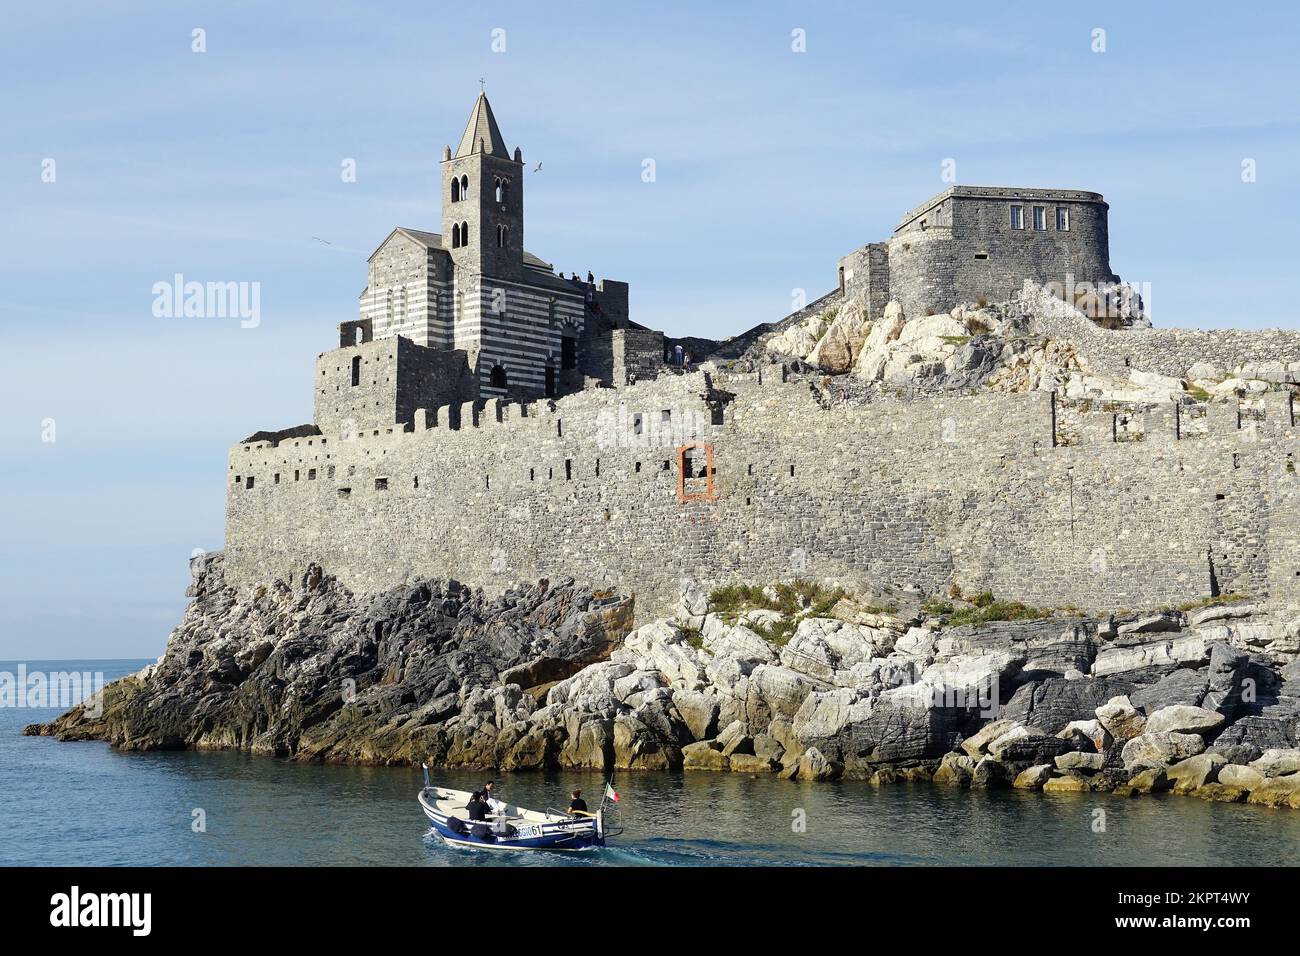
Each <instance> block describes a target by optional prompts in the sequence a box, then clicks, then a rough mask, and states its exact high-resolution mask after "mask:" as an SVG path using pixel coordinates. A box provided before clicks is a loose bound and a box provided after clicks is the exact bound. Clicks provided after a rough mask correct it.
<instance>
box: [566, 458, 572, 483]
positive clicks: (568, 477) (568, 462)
mask: <svg viewBox="0 0 1300 956" xmlns="http://www.w3.org/2000/svg"><path fill="white" fill-rule="evenodd" d="M564 480H565V481H572V480H573V460H572V459H570V458H566V459H564Z"/></svg>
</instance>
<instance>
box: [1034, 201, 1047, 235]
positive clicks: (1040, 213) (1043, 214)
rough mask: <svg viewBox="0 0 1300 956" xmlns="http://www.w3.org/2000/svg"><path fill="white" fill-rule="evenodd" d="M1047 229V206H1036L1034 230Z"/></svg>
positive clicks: (1041, 230)
mask: <svg viewBox="0 0 1300 956" xmlns="http://www.w3.org/2000/svg"><path fill="white" fill-rule="evenodd" d="M1046 229H1047V208H1046V207H1045V206H1035V207H1034V230H1035V231H1036V232H1043V231H1044V230H1046Z"/></svg>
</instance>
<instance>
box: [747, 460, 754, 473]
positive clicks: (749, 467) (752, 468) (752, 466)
mask: <svg viewBox="0 0 1300 956" xmlns="http://www.w3.org/2000/svg"><path fill="white" fill-rule="evenodd" d="M753 473H754V465H753V462H751V463H750V464H748V465H746V466H745V474H747V475H752V474H753Z"/></svg>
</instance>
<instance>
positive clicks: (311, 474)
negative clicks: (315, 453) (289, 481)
mask: <svg viewBox="0 0 1300 956" xmlns="http://www.w3.org/2000/svg"><path fill="white" fill-rule="evenodd" d="M307 480H308V481H315V480H316V469H315V468H308V469H307Z"/></svg>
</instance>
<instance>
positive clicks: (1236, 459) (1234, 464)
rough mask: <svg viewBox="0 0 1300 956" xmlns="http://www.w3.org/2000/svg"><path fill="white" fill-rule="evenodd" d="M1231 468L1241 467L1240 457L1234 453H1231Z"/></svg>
mask: <svg viewBox="0 0 1300 956" xmlns="http://www.w3.org/2000/svg"><path fill="white" fill-rule="evenodd" d="M1232 467H1233V468H1240V467H1241V456H1240V455H1239V454H1237V453H1236V452H1235V451H1234V452H1233V453H1232Z"/></svg>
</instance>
